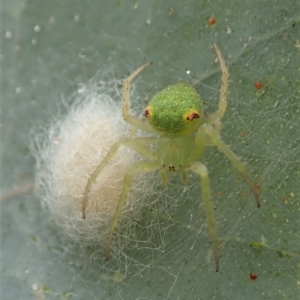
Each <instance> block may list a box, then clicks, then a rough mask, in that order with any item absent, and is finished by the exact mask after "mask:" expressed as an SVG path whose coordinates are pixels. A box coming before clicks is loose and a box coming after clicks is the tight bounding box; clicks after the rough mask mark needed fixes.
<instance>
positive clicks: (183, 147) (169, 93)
mask: <svg viewBox="0 0 300 300" xmlns="http://www.w3.org/2000/svg"><path fill="white" fill-rule="evenodd" d="M213 47H214V49H215V51H216V54H217V56H218V60H219V63H220V67H221V70H222V77H221V79H222V84H221V91H220V100H219V107H218V110H217V111H216V112H215V113H212V114H209V115H208V114H204V113H203V103H202V100H201V99H200V97H199V95H198V94H197V92H196V90H195V89H194V88H193V87H192V86H191V85H189V84H185V83H178V84H175V85H172V86H169V87H167V88H166V89H164V90H162V91H161V92H159V93H158V94H157V95H156V96H154V97H153V98H152V100H151V101H150V102H149V105H148V106H147V107H146V109H145V112H144V115H145V117H146V120H147V121H148V122H145V121H144V120H141V119H138V118H136V117H134V116H131V115H130V114H129V109H130V99H129V98H130V96H129V90H130V83H131V82H132V80H133V79H134V78H135V77H136V76H137V75H138V74H139V73H140V72H141V71H142V70H144V69H145V68H146V67H148V66H149V65H150V64H151V63H146V64H144V65H142V66H141V67H139V68H138V69H137V70H136V71H134V72H133V73H132V74H131V75H130V76H128V77H127V78H126V79H125V80H124V84H123V107H122V114H123V118H124V120H125V122H127V123H128V124H130V125H131V126H132V127H133V129H134V130H141V131H145V132H148V133H152V134H153V135H154V136H152V137H133V136H128V137H124V138H122V139H120V140H118V141H117V142H115V143H114V144H113V146H112V147H111V149H110V150H109V151H108V153H107V155H106V157H105V158H104V159H103V160H102V161H101V163H100V164H99V166H98V167H97V168H96V169H95V171H94V172H93V174H92V175H91V176H90V178H89V179H88V182H87V185H86V188H85V191H84V197H83V202H82V217H83V219H85V209H86V205H87V200H88V194H89V191H90V188H91V186H92V184H93V183H94V182H95V180H96V178H97V176H98V175H99V174H100V172H101V171H102V170H103V168H104V167H105V165H106V164H107V162H108V161H109V160H110V159H111V158H112V157H113V156H114V155H115V153H116V152H117V150H118V149H119V147H120V146H126V147H130V148H132V149H133V150H135V151H136V152H138V153H139V154H141V155H142V156H143V157H145V159H146V160H143V161H138V162H135V163H133V164H132V165H131V166H130V167H129V168H128V170H127V172H126V174H125V175H124V179H123V189H122V192H121V195H120V198H119V200H118V204H117V208H116V211H115V213H114V216H113V218H112V221H111V224H110V231H109V235H108V240H107V244H106V250H105V259H106V260H108V258H109V252H110V245H111V241H112V238H113V233H114V231H115V228H116V226H117V224H118V221H119V217H120V214H121V210H122V207H123V204H124V200H125V198H126V196H127V193H128V190H129V187H130V181H131V178H132V176H133V175H134V174H135V173H140V172H153V171H155V170H159V171H160V175H161V179H162V182H163V183H164V184H167V181H168V180H167V173H173V172H177V173H181V175H182V179H183V181H184V182H187V180H188V176H187V171H188V170H191V171H192V172H194V173H196V174H197V175H199V176H200V178H201V188H202V196H203V200H204V204H205V211H206V217H207V225H208V231H209V234H210V238H211V242H212V248H213V253H214V258H215V263H216V271H217V272H218V271H219V256H218V242H217V233H216V221H215V216H214V206H213V202H212V200H211V192H210V180H209V176H208V170H207V168H206V166H205V165H204V164H203V163H201V162H200V161H199V160H200V159H201V158H202V156H203V153H204V148H205V146H206V145H215V146H217V147H218V149H219V150H220V151H221V152H223V153H224V154H225V156H226V157H227V158H228V159H229V160H230V161H231V162H232V164H233V165H234V167H236V168H237V169H238V170H239V171H240V172H241V173H242V174H243V176H244V178H245V180H246V182H247V183H248V185H249V186H250V188H251V191H252V193H253V195H254V197H255V199H256V203H257V206H258V207H259V206H260V200H259V196H258V192H257V190H256V188H255V186H254V184H253V182H252V180H251V179H250V177H249V176H248V173H247V171H246V168H245V166H244V164H243V163H242V162H241V160H240V159H239V158H238V157H237V156H236V155H235V154H234V153H233V152H232V151H231V150H230V149H229V147H228V146H227V145H226V144H225V143H224V142H223V141H222V140H221V138H220V130H221V121H220V120H221V118H222V117H223V115H224V113H225V111H226V106H227V89H228V83H229V72H228V69H227V67H226V64H225V61H224V59H223V57H222V55H221V52H220V50H219V48H218V47H217V45H216V44H215V43H214V44H213ZM149 145H154V147H151V149H150V147H149ZM153 148H154V150H152V149H153Z"/></svg>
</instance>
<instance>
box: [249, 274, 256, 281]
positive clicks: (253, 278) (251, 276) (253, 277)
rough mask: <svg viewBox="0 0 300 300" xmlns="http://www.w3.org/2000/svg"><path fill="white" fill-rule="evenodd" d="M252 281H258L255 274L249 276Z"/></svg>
mask: <svg viewBox="0 0 300 300" xmlns="http://www.w3.org/2000/svg"><path fill="white" fill-rule="evenodd" d="M249 277H250V279H251V280H256V279H257V275H256V274H255V273H250V275H249Z"/></svg>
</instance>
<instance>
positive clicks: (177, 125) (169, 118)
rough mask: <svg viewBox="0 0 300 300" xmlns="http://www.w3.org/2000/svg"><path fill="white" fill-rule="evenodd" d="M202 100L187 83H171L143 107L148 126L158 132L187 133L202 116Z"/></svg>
mask: <svg viewBox="0 0 300 300" xmlns="http://www.w3.org/2000/svg"><path fill="white" fill-rule="evenodd" d="M202 112H203V109H202V101H201V99H200V97H199V95H198V93H197V92H196V90H195V89H194V88H193V87H192V86H191V85H189V84H185V83H179V84H175V85H171V86H169V87H167V88H166V89H164V90H162V91H161V92H159V93H158V94H157V95H155V96H154V97H153V98H152V99H151V100H150V102H149V105H148V106H147V107H146V109H145V117H146V118H147V120H148V122H149V124H150V126H151V127H152V128H153V129H154V130H155V131H157V132H159V133H167V134H168V133H170V134H179V135H188V134H191V133H193V132H195V131H196V130H197V129H198V127H199V125H200V123H201V118H202Z"/></svg>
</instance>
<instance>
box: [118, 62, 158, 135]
mask: <svg viewBox="0 0 300 300" xmlns="http://www.w3.org/2000/svg"><path fill="white" fill-rule="evenodd" d="M150 65H151V62H148V63H146V64H144V65H142V66H140V67H139V68H138V69H136V70H135V71H134V72H133V73H132V74H130V75H129V76H128V77H127V78H126V79H125V80H124V82H123V107H122V114H123V119H124V121H125V122H127V123H129V124H130V125H132V126H133V127H134V129H136V128H137V129H140V130H143V131H146V132H151V133H153V132H154V131H153V130H152V129H151V127H150V126H149V124H148V123H147V122H143V121H142V120H139V119H137V118H135V117H134V116H131V115H130V114H129V109H130V84H131V82H132V80H133V79H134V78H135V77H136V76H137V75H138V74H139V73H140V72H142V71H143V70H144V69H146V68H147V67H148V66H150Z"/></svg>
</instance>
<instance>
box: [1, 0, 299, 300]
mask: <svg viewBox="0 0 300 300" xmlns="http://www.w3.org/2000/svg"><path fill="white" fill-rule="evenodd" d="M11 3H14V4H13V5H12V4H10V5H9V4H5V7H4V11H5V13H6V14H5V16H6V17H5V20H4V23H5V28H6V29H5V30H6V32H5V38H4V41H3V53H4V55H3V57H4V59H5V60H6V61H5V62H6V64H5V66H6V67H7V72H6V73H5V74H4V76H3V95H4V97H3V99H4V101H3V104H2V107H3V108H2V112H3V115H2V117H1V118H2V122H1V123H3V124H4V126H3V129H4V130H3V147H2V148H3V155H2V156H3V170H4V172H3V174H2V178H1V183H2V190H3V193H2V196H3V195H7V194H5V193H7V191H10V190H12V189H14V191H17V192H16V193H15V194H13V197H10V198H5V197H2V198H1V199H2V200H3V202H2V203H3V205H2V207H3V212H4V213H3V218H2V226H1V230H2V236H3V247H2V248H3V250H2V256H3V257H4V258H5V259H3V260H2V262H3V267H2V269H3V271H2V272H3V276H2V277H3V287H2V288H1V289H2V290H3V294H4V298H3V299H33V297H34V299H60V298H61V299H92V300H94V299H97V300H98V299H122V300H123V299H124V300H126V299H130V300H131V299H139V300H141V299H143V300H144V299H147V300H150V299H151V300H152V299H153V300H154V299H155V300H156V299H158V300H160V299H209V298H215V299H253V298H255V299H264V297H269V298H272V299H286V298H294V299H296V298H297V295H298V289H299V288H297V281H299V280H300V279H299V269H297V266H298V265H299V256H297V251H298V250H299V240H300V239H299V225H300V224H299V218H298V215H299V203H300V201H299V199H300V188H299V182H300V181H299V179H300V155H299V153H300V148H299V146H300V138H299V127H300V124H299V123H300V117H299V112H300V107H299V97H300V90H299V86H300V85H299V70H300V59H299V51H300V50H299V49H300V48H299V47H300V46H299V45H300V44H299V36H300V32H299V4H298V3H297V2H296V1H285V3H284V4H281V3H276V5H274V6H272V8H270V10H269V11H268V13H266V12H265V9H266V8H265V7H263V6H261V4H259V3H256V2H255V3H253V4H251V5H250V4H247V3H242V2H240V1H233V2H231V3H230V6H229V4H226V7H222V5H224V4H223V2H222V3H221V2H218V1H213V2H212V3H211V2H209V3H206V2H205V1H192V0H189V1H185V3H184V5H183V4H177V5H178V6H176V7H175V6H174V7H170V6H169V5H170V4H167V3H164V4H162V3H161V2H159V1H153V3H151V4H150V3H148V4H147V3H142V2H135V3H132V2H130V1H124V2H122V3H120V5H119V6H117V7H116V6H115V4H112V3H110V4H105V5H102V6H101V7H100V4H99V2H97V1H94V0H89V1H86V2H85V3H82V1H77V0H76V1H72V3H71V1H69V0H67V1H66V2H65V4H62V3H61V2H60V1H58V0H54V1H52V4H51V6H49V7H48V6H47V5H48V4H47V3H43V5H41V4H36V3H33V2H31V1H29V2H26V3H23V2H22V1H12V2H11ZM65 5H66V6H65ZM91 8H92V9H91ZM172 9H173V10H172ZM282 11H284V12H285V13H281V12H282ZM174 12H175V14H174ZM210 16H215V18H216V20H217V23H216V26H214V27H210V26H208V25H207V22H206V20H207V19H208V17H210ZM262 19H263V20H264V21H262ZM246 24H247V26H246ZM271 24H272V26H271ZM128 32H129V33H130V34H128ZM79 37H80V38H79ZM212 42H216V43H217V45H218V46H219V48H220V49H221V52H222V54H223V56H224V59H225V61H226V62H227V64H228V67H229V72H230V84H229V96H228V107H227V111H226V114H225V116H224V118H223V119H222V124H223V128H222V131H221V137H222V140H223V141H224V142H225V143H226V144H227V145H230V148H231V150H232V151H234V152H235V153H236V154H237V155H238V156H240V157H241V158H242V160H243V162H244V163H245V164H246V167H247V170H248V172H249V174H250V176H251V177H252V178H253V180H254V181H255V183H256V184H257V188H258V189H261V191H260V197H261V208H260V209H258V208H257V207H256V204H255V200H254V198H253V195H252V194H251V192H250V191H249V188H248V186H247V185H246V183H245V182H244V181H243V178H242V176H241V175H240V174H239V173H238V172H237V171H236V170H235V168H234V167H233V166H232V165H231V163H230V162H228V161H227V160H226V159H225V157H224V155H223V154H222V153H220V152H219V151H218V150H217V149H216V148H215V147H207V148H206V151H205V156H204V158H203V160H202V162H203V163H205V165H206V166H207V167H208V170H209V176H210V180H211V189H212V198H213V201H214V205H215V216H216V222H217V233H218V237H219V244H220V247H219V255H220V272H219V273H217V274H216V272H215V262H214V259H213V255H212V250H211V242H210V239H209V235H208V232H207V227H206V218H205V213H204V207H203V205H202V196H201V189H200V187H199V179H198V178H197V177H196V176H195V175H193V174H190V177H189V183H188V184H187V185H184V184H182V182H181V178H180V176H172V177H171V178H170V182H169V184H168V185H167V186H162V185H161V184H160V178H159V174H158V173H157V172H155V173H153V174H149V175H147V176H146V177H145V178H144V179H145V182H146V185H145V182H144V183H143V192H144V193H143V194H142V196H139V197H141V199H140V201H138V202H137V206H136V207H135V212H137V213H135V214H134V215H133V216H132V218H128V222H125V223H122V224H121V226H119V227H118V228H117V230H116V235H115V236H114V240H113V245H112V253H111V259H110V260H109V261H108V262H105V261H104V260H103V245H99V243H98V244H97V243H90V242H89V243H87V241H86V240H83V239H82V240H81V241H80V242H79V243H78V241H77V242H74V241H72V239H70V238H69V237H66V236H65V235H64V234H63V228H61V229H60V228H59V227H58V226H56V225H55V224H53V222H51V217H50V216H49V211H48V210H45V209H43V208H42V207H41V201H40V199H39V198H38V196H36V195H34V194H33V193H29V194H24V192H23V190H22V189H20V190H19V191H20V192H19V193H18V188H20V187H22V186H24V184H25V185H26V184H28V183H32V182H33V180H34V176H35V174H34V173H35V171H34V170H35V164H36V162H35V159H34V158H33V157H32V155H31V154H30V151H29V144H30V142H29V141H28V135H29V134H28V133H29V132H30V131H31V133H30V139H31V142H32V141H34V140H35V139H36V136H35V132H34V131H32V128H33V125H35V124H40V125H39V126H41V127H42V128H43V129H44V130H45V135H46V134H47V133H46V129H47V128H48V126H49V121H47V120H51V121H50V122H54V121H53V120H54V119H55V120H56V121H57V120H60V119H61V118H63V117H64V116H66V115H67V114H68V113H69V112H70V107H74V106H72V105H74V102H75V101H76V95H77V94H78V92H79V91H82V89H83V88H88V87H89V84H90V83H91V82H93V83H99V82H101V83H102V85H103V93H107V94H108V95H109V96H110V97H112V98H113V100H114V101H116V102H120V101H121V97H120V91H121V82H122V79H123V78H125V77H126V76H127V75H128V74H130V73H131V72H132V71H133V70H134V69H135V68H136V67H138V66H140V65H141V64H143V63H145V62H147V61H149V60H151V61H153V65H152V66H151V67H149V68H148V69H147V70H145V71H143V72H142V73H141V74H140V75H139V76H138V78H137V79H136V80H135V82H134V84H133V86H132V93H131V94H132V95H131V101H132V105H133V113H134V114H135V115H136V116H140V115H141V113H142V111H143V108H144V107H145V105H146V104H147V102H148V101H149V100H150V99H151V97H152V96H153V95H154V94H155V93H156V92H158V91H160V90H161V89H163V88H164V87H166V86H168V85H169V84H173V83H177V82H180V81H184V82H188V83H190V84H192V85H193V86H194V87H195V88H196V89H197V91H198V92H199V94H200V95H201V97H202V99H203V101H204V102H205V111H207V112H213V111H215V110H216V109H217V103H218V100H219V89H220V84H221V82H220V80H221V74H220V69H219V64H218V62H216V61H215V60H216V56H215V53H214V51H213V49H212V48H211V47H210V45H211V43H212ZM9 66H10V67H9ZM257 81H260V82H261V83H262V88H261V89H257V88H256V87H255V82H257ZM112 86H113V88H111V87H112ZM105 88H106V89H105ZM69 95H71V96H69ZM34 128H36V127H34ZM147 183H149V185H147ZM147 186H148V188H149V191H147ZM15 189H16V190H15ZM5 199H6V200H5ZM250 273H255V274H257V276H258V279H257V280H256V281H255V282H252V281H251V279H250V278H249V274H250ZM253 283H254V284H253ZM250 291H251V292H250Z"/></svg>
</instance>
